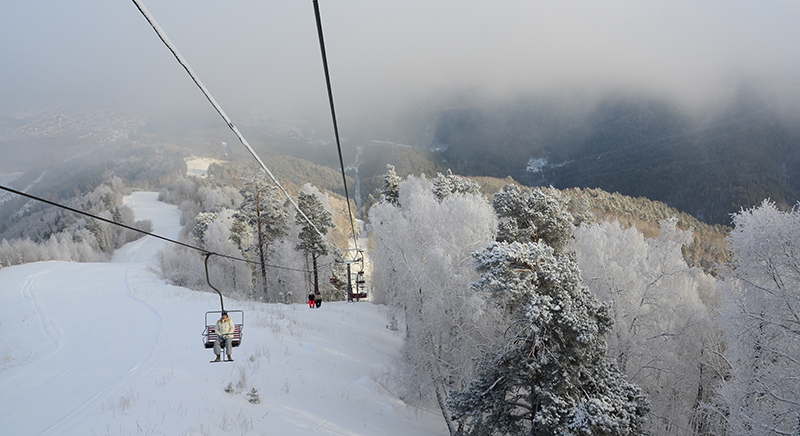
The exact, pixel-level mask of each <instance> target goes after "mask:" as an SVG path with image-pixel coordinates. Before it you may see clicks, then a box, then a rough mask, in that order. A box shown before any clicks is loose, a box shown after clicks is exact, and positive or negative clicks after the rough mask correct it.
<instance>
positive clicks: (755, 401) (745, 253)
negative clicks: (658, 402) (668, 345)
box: [716, 201, 800, 436]
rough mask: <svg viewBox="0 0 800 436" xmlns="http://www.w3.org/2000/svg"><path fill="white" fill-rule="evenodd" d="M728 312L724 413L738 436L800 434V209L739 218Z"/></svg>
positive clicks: (724, 311) (763, 210)
mask: <svg viewBox="0 0 800 436" xmlns="http://www.w3.org/2000/svg"><path fill="white" fill-rule="evenodd" d="M733 224H734V230H733V231H732V232H731V234H730V235H729V236H728V242H729V243H730V246H731V250H732V252H733V258H732V259H731V261H730V263H729V264H728V265H727V267H726V268H725V270H724V272H723V276H724V281H723V282H722V284H723V288H724V290H725V293H724V298H723V303H722V307H721V309H720V313H721V317H720V318H721V322H722V325H723V328H724V331H725V337H726V338H727V343H728V346H729V351H728V354H727V357H728V362H729V364H730V366H731V377H730V378H729V379H727V380H726V381H725V382H724V383H723V384H722V386H721V387H720V389H719V392H718V396H717V403H716V404H717V410H718V411H719V413H720V415H719V416H720V418H721V421H722V422H723V424H724V428H723V429H718V431H720V432H721V431H723V430H725V431H727V433H728V434H731V435H755V436H761V435H797V434H800V205H798V206H795V207H794V208H793V209H792V210H790V211H788V212H781V211H780V210H778V209H777V207H776V206H775V204H774V203H771V202H768V201H764V202H763V203H762V204H761V205H760V206H758V207H754V208H752V209H747V210H742V211H741V212H739V213H738V214H735V215H734V216H733Z"/></svg>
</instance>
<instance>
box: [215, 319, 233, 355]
mask: <svg viewBox="0 0 800 436" xmlns="http://www.w3.org/2000/svg"><path fill="white" fill-rule="evenodd" d="M235 329H236V326H234V325H233V321H232V320H231V319H230V318H229V317H228V312H225V311H224V310H223V311H222V318H220V319H219V321H217V329H216V332H217V340H216V341H214V354H216V355H217V359H216V360H215V362H219V355H220V352H221V351H222V347H223V346H224V347H225V351H226V353H225V354H227V355H228V360H231V361H232V360H233V358H231V347H232V346H233V332H234V330H235Z"/></svg>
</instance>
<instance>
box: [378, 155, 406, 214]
mask: <svg viewBox="0 0 800 436" xmlns="http://www.w3.org/2000/svg"><path fill="white" fill-rule="evenodd" d="M402 181H403V180H402V179H401V178H400V177H399V176H398V175H397V173H395V172H394V165H389V164H387V165H386V174H384V175H383V186H381V199H382V200H384V201H386V202H388V203H390V204H392V205H394V206H400V183H401V182H402Z"/></svg>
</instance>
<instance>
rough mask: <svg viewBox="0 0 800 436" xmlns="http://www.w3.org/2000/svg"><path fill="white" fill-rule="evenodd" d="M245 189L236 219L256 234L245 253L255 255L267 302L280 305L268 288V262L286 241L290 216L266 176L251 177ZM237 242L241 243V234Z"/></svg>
mask: <svg viewBox="0 0 800 436" xmlns="http://www.w3.org/2000/svg"><path fill="white" fill-rule="evenodd" d="M243 181H244V186H243V187H242V189H241V190H240V191H239V193H240V194H241V195H242V203H241V204H240V205H239V207H237V208H236V214H235V215H234V218H235V219H236V220H238V221H241V222H243V223H246V224H247V225H249V226H250V228H251V229H252V231H253V243H252V245H250V246H249V247H248V248H247V249H246V250H245V251H246V252H255V255H256V256H257V258H258V263H259V266H260V269H261V271H260V272H261V285H262V287H263V292H264V296H265V298H266V300H267V301H268V302H271V303H274V302H277V301H278V295H277V293H276V292H272V291H271V290H270V289H268V288H267V286H266V284H267V282H268V280H267V260H268V259H269V254H270V246H271V245H272V244H273V243H274V242H275V241H277V240H280V239H282V238H284V237H285V236H286V234H287V232H288V229H289V212H288V211H287V210H286V208H284V207H283V202H282V201H281V196H280V192H279V190H278V188H277V187H275V186H273V185H271V184H270V182H269V179H268V178H267V177H266V176H265V175H263V174H257V175H250V176H248V177H245V178H244V179H243ZM235 235H237V236H235V240H236V241H238V243H241V242H242V241H243V239H242V238H241V236H240V235H241V234H240V233H235Z"/></svg>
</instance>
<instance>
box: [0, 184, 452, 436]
mask: <svg viewBox="0 0 800 436" xmlns="http://www.w3.org/2000/svg"><path fill="white" fill-rule="evenodd" d="M126 204H128V205H129V206H130V207H131V208H133V210H134V211H135V213H136V218H137V219H150V220H151V221H152V222H153V227H154V232H155V233H156V234H159V235H163V236H167V237H171V238H174V237H176V236H177V235H178V232H179V231H180V226H179V225H178V222H179V212H178V211H177V209H176V208H175V207H173V206H169V205H166V204H163V203H159V202H158V201H157V194H155V193H149V192H139V193H135V194H133V195H132V196H130V197H128V198H126ZM164 244H166V242H164V241H162V240H159V239H156V238H152V237H146V238H143V239H140V240H138V241H135V242H133V243H130V244H128V245H126V246H125V247H123V248H122V249H120V250H119V252H118V253H117V254H116V256H115V257H114V259H113V261H112V262H110V263H69V262H39V263H33V264H25V265H19V266H14V267H7V268H3V269H0V284H2V286H0V297H1V298H2V303H3V304H1V305H0V344H1V345H0V350H2V353H1V354H0V428H2V429H3V433H4V434H19V435H58V434H68V435H72V434H76V435H78V434H80V435H134V434H137V435H138V434H145V435H147V434H153V435H228V434H236V435H309V434H319V435H348V436H355V435H388V436H392V435H422V436H424V435H445V434H447V430H446V427H445V425H444V421H443V419H442V417H441V415H440V414H439V413H438V412H437V411H435V410H433V409H430V410H420V409H415V408H411V407H409V406H407V405H405V404H404V403H403V402H402V401H401V400H400V399H398V398H397V396H396V395H395V394H394V393H393V390H392V381H391V378H390V376H389V372H390V367H391V365H392V360H393V359H395V358H396V357H397V355H398V353H397V352H398V349H399V347H400V344H401V337H400V335H399V334H397V333H395V332H392V331H391V330H388V329H387V328H386V327H385V326H386V323H387V322H386V319H385V318H384V316H383V314H382V312H381V307H380V306H377V305H373V304H370V303H355V304H353V303H349V304H348V303H325V304H323V305H322V307H321V308H319V309H309V308H308V307H306V306H305V305H266V304H260V303H254V302H246V301H233V300H230V299H226V308H228V309H242V310H244V313H245V327H244V332H243V340H242V345H241V346H240V347H238V348H234V351H233V358H234V359H235V361H234V362H233V363H215V364H211V363H209V360H211V359H212V358H213V357H214V356H213V352H212V351H211V350H207V349H205V348H204V347H203V344H202V336H201V333H202V330H203V327H204V325H203V324H204V316H205V312H206V311H210V310H218V309H219V296H218V295H216V294H210V293H201V292H196V291H191V290H188V289H185V288H180V287H175V286H170V285H167V284H165V283H164V282H163V281H161V280H160V279H159V278H158V277H157V276H156V275H155V274H154V273H153V272H152V262H153V259H154V256H155V254H156V253H157V252H158V250H160V249H161V248H163V246H164ZM228 386H231V387H232V388H233V389H234V390H235V391H234V392H233V393H228V392H226V387H228ZM253 388H255V389H257V391H258V394H259V396H260V398H261V402H260V403H258V404H252V403H250V402H249V401H248V398H249V397H248V395H247V394H248V393H249V392H251V390H252V389H253Z"/></svg>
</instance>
